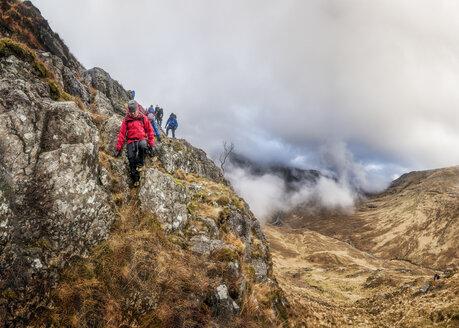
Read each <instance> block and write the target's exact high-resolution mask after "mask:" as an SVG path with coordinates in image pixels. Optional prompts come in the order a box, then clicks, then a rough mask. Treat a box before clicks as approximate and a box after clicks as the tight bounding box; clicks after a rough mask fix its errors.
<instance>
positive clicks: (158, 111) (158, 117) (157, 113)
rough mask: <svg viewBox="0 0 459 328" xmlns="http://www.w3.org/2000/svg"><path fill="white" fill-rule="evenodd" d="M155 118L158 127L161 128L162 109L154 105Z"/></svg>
mask: <svg viewBox="0 0 459 328" xmlns="http://www.w3.org/2000/svg"><path fill="white" fill-rule="evenodd" d="M155 117H156V122H158V125H159V126H161V124H162V123H163V109H162V108H161V107H159V106H158V105H156V108H155Z"/></svg>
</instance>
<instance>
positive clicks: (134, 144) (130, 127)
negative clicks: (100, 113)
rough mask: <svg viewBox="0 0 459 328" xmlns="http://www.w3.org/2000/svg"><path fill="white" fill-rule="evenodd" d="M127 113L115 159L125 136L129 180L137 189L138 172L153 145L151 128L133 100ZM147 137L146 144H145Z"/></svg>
mask: <svg viewBox="0 0 459 328" xmlns="http://www.w3.org/2000/svg"><path fill="white" fill-rule="evenodd" d="M128 110H129V113H128V115H126V117H125V118H124V120H123V123H122V124H121V128H120V134H119V135H118V144H117V145H116V150H115V153H114V154H113V155H114V156H115V157H118V156H119V155H120V154H121V148H122V147H123V143H124V138H125V137H126V136H127V150H128V159H129V166H130V168H131V178H132V181H133V182H134V187H138V186H139V184H140V182H139V180H140V171H142V169H143V166H144V163H145V156H146V154H147V151H151V147H153V145H154V143H155V139H154V132H153V128H152V127H151V124H150V121H149V120H148V118H147V117H145V115H143V114H142V113H141V112H140V111H139V107H138V104H137V102H136V101H135V100H131V101H129V103H128ZM147 137H148V142H147Z"/></svg>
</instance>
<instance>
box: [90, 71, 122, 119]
mask: <svg viewBox="0 0 459 328" xmlns="http://www.w3.org/2000/svg"><path fill="white" fill-rule="evenodd" d="M83 78H84V80H85V82H86V84H87V85H90V86H91V87H93V88H94V89H97V90H99V91H100V92H102V93H103V94H104V95H105V96H106V97H107V99H109V100H110V102H111V104H112V106H113V109H114V110H115V113H117V114H119V115H124V114H125V113H126V109H125V108H124V104H125V103H127V102H129V100H130V96H129V94H128V92H127V91H126V90H124V88H123V87H122V85H121V84H120V83H119V82H118V81H115V80H113V79H112V78H111V77H110V74H108V73H107V72H106V71H104V70H103V69H102V68H99V67H94V68H91V69H90V70H87V71H86V72H85V73H84V76H83Z"/></svg>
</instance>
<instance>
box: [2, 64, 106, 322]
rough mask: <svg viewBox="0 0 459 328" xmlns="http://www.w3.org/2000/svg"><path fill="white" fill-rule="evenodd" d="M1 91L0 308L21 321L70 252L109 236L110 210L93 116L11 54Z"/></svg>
mask: <svg viewBox="0 0 459 328" xmlns="http://www.w3.org/2000/svg"><path fill="white" fill-rule="evenodd" d="M0 95H1V100H0V117H1V119H0V131H1V134H0V150H1V151H0V153H1V157H0V168H1V170H0V175H1V179H0V180H1V184H0V202H1V204H0V209H1V214H2V215H1V218H0V289H1V290H2V291H3V292H2V294H1V295H6V294H5V293H7V295H9V296H8V297H9V299H8V301H7V303H4V302H3V303H2V302H0V313H1V314H2V317H3V318H6V321H5V322H9V321H8V320H10V319H11V318H12V317H16V318H15V320H16V321H18V322H20V320H22V319H24V320H26V319H27V318H28V316H30V314H31V312H30V311H27V309H30V308H33V307H35V306H38V304H40V302H41V301H42V300H43V298H42V297H43V296H44V295H46V294H47V293H48V292H49V290H50V288H51V287H52V286H53V285H54V284H55V283H56V281H57V278H58V272H59V269H60V268H62V267H63V266H64V264H65V263H67V261H68V260H69V259H70V258H72V257H78V256H81V255H84V254H85V253H86V252H87V251H88V249H89V248H90V247H92V246H94V245H96V244H97V243H99V242H100V241H101V240H104V239H105V238H107V236H108V233H109V227H110V226H111V223H112V222H113V219H114V213H113V211H112V205H110V203H111V199H110V195H109V194H107V193H106V192H105V190H104V188H103V187H102V186H101V184H100V182H99V177H98V157H99V133H98V131H97V129H96V127H95V125H94V124H93V123H92V120H91V118H90V116H89V115H88V114H87V113H84V112H82V111H81V110H80V108H79V107H78V106H77V105H76V104H75V103H73V102H54V101H52V100H51V99H50V87H49V84H48V83H47V82H46V81H43V80H42V79H41V78H39V77H38V76H37V74H36V72H35V70H34V69H33V67H32V66H31V65H30V63H28V62H24V61H22V60H20V59H18V58H16V57H14V56H9V57H7V58H5V57H3V58H0ZM43 283H44V284H45V285H43ZM2 299H3V300H4V298H2ZM13 299H14V302H12V300H13ZM19 308H22V309H23V310H24V311H23V312H22V311H21V312H18V313H17V311H18V309H19ZM20 318H22V319H20Z"/></svg>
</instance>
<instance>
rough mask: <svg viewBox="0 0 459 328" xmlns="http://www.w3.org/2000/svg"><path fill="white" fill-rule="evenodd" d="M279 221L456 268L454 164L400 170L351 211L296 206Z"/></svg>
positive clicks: (380, 252)
mask: <svg viewBox="0 0 459 328" xmlns="http://www.w3.org/2000/svg"><path fill="white" fill-rule="evenodd" d="M282 220H283V222H285V223H286V224H287V225H288V226H290V227H295V228H299V227H302V228H307V229H311V230H314V231H317V232H320V233H321V234H324V235H326V236H330V237H334V238H337V239H339V240H343V241H347V242H349V243H351V244H352V245H354V246H355V247H357V248H358V249H361V250H365V251H368V252H371V253H372V254H373V255H375V256H378V257H381V258H384V259H405V260H409V261H412V262H413V263H417V264H420V265H423V266H427V267H432V268H438V269H445V268H446V267H450V266H456V267H457V266H458V265H459V241H458V239H457V236H458V235H459V224H458V223H459V222H458V221H459V167H458V166H456V167H451V168H445V169H438V170H430V171H423V172H412V173H408V174H405V175H403V176H401V177H400V178H398V179H397V180H395V181H394V182H393V183H392V184H391V185H390V187H389V188H388V189H387V190H386V191H384V192H383V193H381V194H377V195H371V196H369V197H367V198H366V199H363V200H361V201H360V202H359V203H358V204H357V205H356V208H355V211H354V212H353V213H340V212H336V211H335V212H333V211H327V210H321V211H311V210H309V209H308V208H307V207H298V208H296V209H294V210H293V211H292V212H290V213H286V214H284V215H283V217H282Z"/></svg>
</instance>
